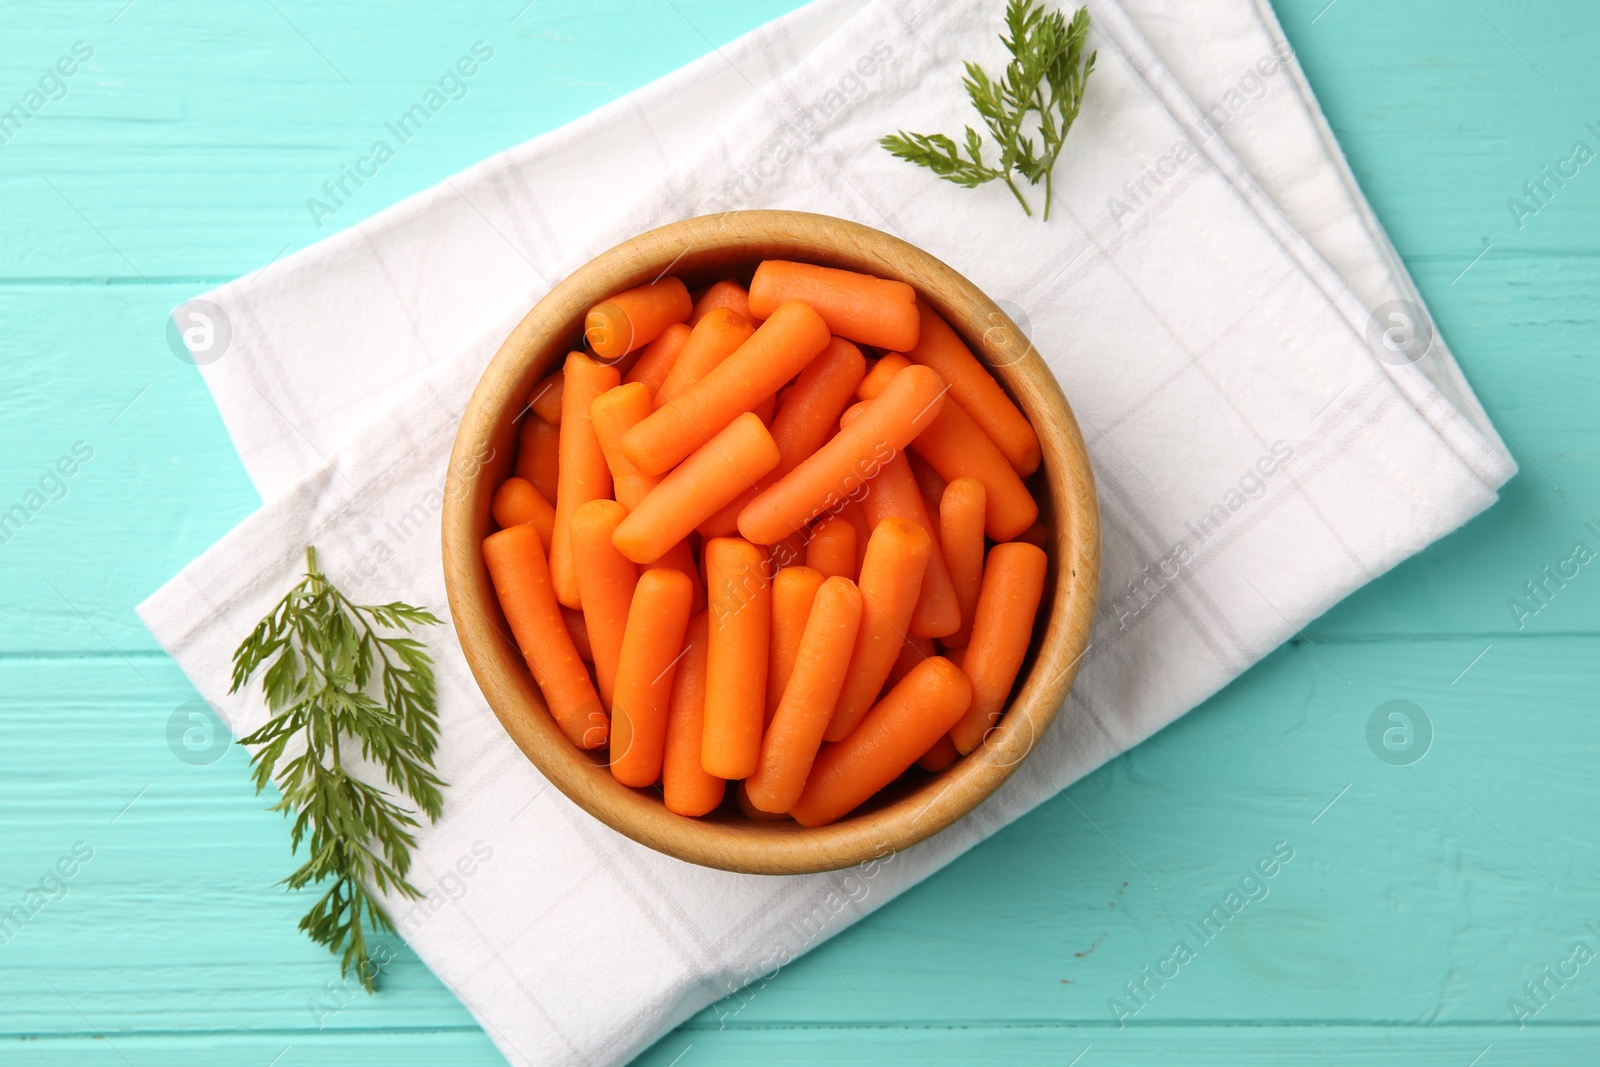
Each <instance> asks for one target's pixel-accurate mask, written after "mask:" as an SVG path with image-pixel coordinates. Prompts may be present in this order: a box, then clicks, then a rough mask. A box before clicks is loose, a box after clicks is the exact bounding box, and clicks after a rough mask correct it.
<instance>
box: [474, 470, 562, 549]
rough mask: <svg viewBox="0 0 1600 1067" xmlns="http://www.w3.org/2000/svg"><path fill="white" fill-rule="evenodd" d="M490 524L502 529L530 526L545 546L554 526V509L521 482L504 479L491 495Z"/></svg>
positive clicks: (515, 479)
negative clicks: (532, 526)
mask: <svg viewBox="0 0 1600 1067" xmlns="http://www.w3.org/2000/svg"><path fill="white" fill-rule="evenodd" d="M489 510H490V511H491V512H493V513H494V521H495V522H498V523H499V524H500V525H501V526H502V527H506V526H521V525H522V524H523V523H525V522H531V523H533V525H534V527H535V528H536V529H537V530H538V531H539V540H540V542H541V543H546V544H548V543H549V541H550V535H551V533H552V531H554V529H555V525H556V509H555V508H553V507H551V506H550V501H548V500H546V499H545V498H544V494H543V493H541V492H539V490H537V489H535V488H534V487H533V483H532V482H530V481H528V480H527V479H525V478H507V479H506V480H505V481H503V482H501V483H500V488H498V489H496V490H495V491H494V501H493V502H492V503H491V504H490V505H489Z"/></svg>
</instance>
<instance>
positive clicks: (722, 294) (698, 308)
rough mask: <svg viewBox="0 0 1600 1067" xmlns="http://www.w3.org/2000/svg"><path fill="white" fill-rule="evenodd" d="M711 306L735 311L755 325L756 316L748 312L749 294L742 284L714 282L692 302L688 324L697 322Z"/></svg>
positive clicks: (692, 324)
mask: <svg viewBox="0 0 1600 1067" xmlns="http://www.w3.org/2000/svg"><path fill="white" fill-rule="evenodd" d="M713 308H727V309H728V310H729V311H736V312H738V313H739V314H740V315H742V316H743V317H744V318H745V319H747V320H749V322H750V324H751V325H755V321H756V317H755V316H754V315H752V314H750V294H749V293H747V292H745V288H744V286H742V285H740V284H739V283H738V282H734V281H720V282H716V283H714V284H713V285H712V286H711V287H710V288H708V289H707V290H706V291H705V292H703V293H701V294H700V299H699V300H696V301H695V302H694V310H693V311H691V312H690V313H689V325H690V326H694V325H696V324H698V323H699V321H700V320H701V319H703V318H705V317H706V314H707V313H708V312H710V311H711V310H712V309H713Z"/></svg>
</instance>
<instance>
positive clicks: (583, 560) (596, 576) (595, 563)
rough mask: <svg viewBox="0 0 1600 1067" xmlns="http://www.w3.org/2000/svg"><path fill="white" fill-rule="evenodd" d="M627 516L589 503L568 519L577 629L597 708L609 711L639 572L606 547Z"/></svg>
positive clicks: (618, 508)
mask: <svg viewBox="0 0 1600 1067" xmlns="http://www.w3.org/2000/svg"><path fill="white" fill-rule="evenodd" d="M626 515H627V512H626V511H624V510H623V507H622V505H621V504H619V503H617V502H616V501H615V500H591V501H589V502H588V503H586V504H584V505H583V506H582V507H580V508H579V509H578V510H577V511H575V512H573V514H572V562H573V568H574V570H575V572H576V573H577V576H578V591H579V592H580V593H581V594H582V595H583V623H584V627H585V629H587V630H588V632H589V647H591V648H592V649H594V675H595V682H596V683H597V684H598V685H599V687H600V703H601V704H602V705H604V707H605V708H606V710H607V711H610V710H611V705H612V701H613V697H614V694H615V691H616V679H617V664H618V662H619V657H621V655H622V634H623V630H624V628H625V627H626V626H627V624H628V608H629V606H630V605H631V604H632V603H633V596H634V586H635V585H637V584H638V581H639V569H638V568H637V567H635V566H634V565H633V562H632V561H631V560H629V559H628V558H627V557H625V556H624V555H623V554H622V553H621V552H618V551H617V550H616V547H615V546H614V545H612V543H611V536H612V534H613V533H615V532H616V529H617V524H618V523H620V522H622V520H623V518H624V517H625V516H626Z"/></svg>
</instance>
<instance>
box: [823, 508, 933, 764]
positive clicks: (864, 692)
mask: <svg viewBox="0 0 1600 1067" xmlns="http://www.w3.org/2000/svg"><path fill="white" fill-rule="evenodd" d="M932 550H933V541H932V539H931V538H929V537H928V531H927V530H925V529H923V528H922V527H921V526H918V525H917V524H916V523H914V522H911V521H909V520H907V519H885V520H884V521H883V522H880V523H878V525H877V526H876V527H875V528H874V529H873V531H872V537H871V539H870V540H868V541H867V558H866V560H865V561H864V562H863V563H862V564H861V581H860V582H859V583H858V584H859V586H860V588H861V598H862V600H863V602H864V603H865V605H866V606H865V607H864V608H863V609H862V612H861V629H860V631H859V632H858V633H857V634H856V645H855V648H854V650H852V651H851V653H850V666H849V668H848V669H847V671H846V672H845V680H844V688H843V689H842V690H840V692H839V702H838V703H837V704H836V705H834V709H833V719H832V721H831V722H829V724H828V730H827V733H825V734H824V735H823V737H824V739H825V740H828V741H838V740H841V739H842V738H844V737H846V736H848V735H849V733H850V731H852V730H854V729H855V728H856V725H857V724H858V723H859V722H861V717H862V716H863V715H865V714H866V713H867V709H869V708H871V707H872V704H873V702H874V701H875V700H877V699H878V693H879V692H880V691H881V690H882V689H883V683H884V680H885V679H887V678H888V677H889V671H890V670H891V669H892V668H893V667H894V661H895V658H896V657H897V656H899V654H900V646H901V645H903V644H904V643H905V641H906V629H907V627H908V626H910V624H911V613H912V611H913V610H914V609H915V608H916V606H917V591H918V590H919V589H920V588H921V587H922V574H923V571H925V570H926V569H927V567H928V554H929V553H930V552H931V551H932Z"/></svg>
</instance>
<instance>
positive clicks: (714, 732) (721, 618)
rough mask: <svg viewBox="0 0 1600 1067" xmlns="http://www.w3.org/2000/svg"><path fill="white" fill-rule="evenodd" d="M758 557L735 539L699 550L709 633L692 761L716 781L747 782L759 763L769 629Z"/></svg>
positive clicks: (761, 554) (767, 595)
mask: <svg viewBox="0 0 1600 1067" xmlns="http://www.w3.org/2000/svg"><path fill="white" fill-rule="evenodd" d="M766 555H767V554H766V552H765V551H763V550H762V549H760V548H757V547H756V546H755V545H752V544H751V543H750V542H748V541H743V540H740V539H739V538H737V537H715V538H712V539H711V540H710V541H707V542H706V547H705V560H706V595H707V598H708V601H709V603H710V611H711V625H710V636H709V638H708V640H707V645H706V719H705V731H704V736H703V740H702V745H701V753H700V760H701V764H702V765H703V766H704V767H705V769H706V773H707V774H714V775H716V776H717V777H718V778H748V777H749V776H750V774H751V772H753V771H754V770H755V769H756V761H757V759H758V758H759V757H760V755H761V724H762V721H763V719H764V718H765V707H766V702H767V655H768V652H769V646H770V643H771V637H770V630H771V626H772V586H771V584H770V582H769V581H768V580H767V575H766V564H767V559H766Z"/></svg>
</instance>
